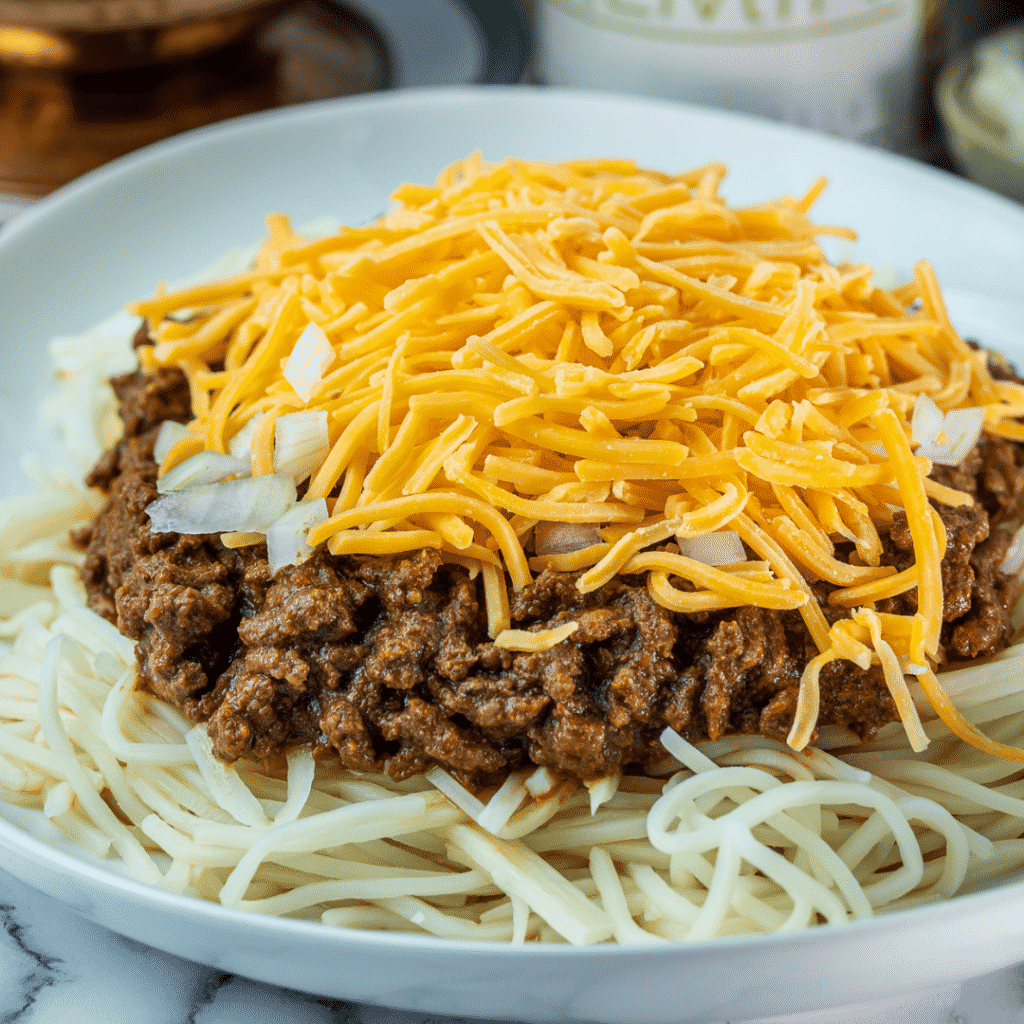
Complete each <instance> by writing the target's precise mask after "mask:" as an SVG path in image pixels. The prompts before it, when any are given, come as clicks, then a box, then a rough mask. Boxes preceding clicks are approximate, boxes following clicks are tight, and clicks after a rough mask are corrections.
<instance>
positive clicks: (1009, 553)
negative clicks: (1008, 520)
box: [999, 526, 1024, 576]
mask: <svg viewBox="0 0 1024 1024" xmlns="http://www.w3.org/2000/svg"><path fill="white" fill-rule="evenodd" d="M1022 566H1024V526H1022V527H1021V528H1020V529H1019V530H1018V531H1017V532H1016V533H1015V534H1014V535H1013V540H1012V541H1010V546H1009V547H1008V548H1007V549H1006V554H1005V555H1004V556H1003V560H1002V562H1001V563H1000V565H999V571H1000V572H1005V573H1006V575H1007V576H1016V575H1017V573H1019V572H1020V570H1021V567H1022Z"/></svg>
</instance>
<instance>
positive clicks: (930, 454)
mask: <svg viewBox="0 0 1024 1024" xmlns="http://www.w3.org/2000/svg"><path fill="white" fill-rule="evenodd" d="M984 423H985V410H984V409H982V408H981V407H980V406H974V407H972V408H970V409H950V411H949V412H947V413H946V415H945V416H943V418H942V432H943V433H944V434H945V435H946V436H947V437H948V438H949V443H948V444H942V445H935V444H931V445H929V444H925V445H922V446H921V447H920V448H919V449H918V450H917V452H916V453H915V454H917V455H923V456H925V457H926V458H929V459H931V460H932V462H934V463H936V464H937V465H939V466H959V465H960V463H961V462H962V461H963V459H964V457H965V456H966V455H967V453H968V452H969V451H970V450H971V449H972V448H973V447H974V446H975V445H976V444H977V443H978V438H979V437H981V428H982V426H983V425H984Z"/></svg>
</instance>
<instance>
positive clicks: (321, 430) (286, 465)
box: [274, 411, 331, 484]
mask: <svg viewBox="0 0 1024 1024" xmlns="http://www.w3.org/2000/svg"><path fill="white" fill-rule="evenodd" d="M330 450H331V443H330V439H329V437H328V434H327V413H326V412H323V411H310V412H290V413H286V414H285V415H284V416H278V418H277V423H276V425H275V427H274V472H275V473H287V474H288V475H289V476H290V477H291V478H292V479H293V480H294V481H295V482H296V483H297V484H298V483H301V482H302V481H303V480H305V479H306V477H308V476H309V475H310V474H311V473H312V472H313V471H314V470H315V469H318V468H319V467H320V466H321V465H322V464H323V461H324V459H326V458H327V455H328V453H329V452H330Z"/></svg>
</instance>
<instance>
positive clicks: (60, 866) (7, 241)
mask: <svg viewBox="0 0 1024 1024" xmlns="http://www.w3.org/2000/svg"><path fill="white" fill-rule="evenodd" d="M510 99H512V100H514V101H516V102H518V101H519V100H520V99H523V100H524V102H525V100H527V99H528V100H529V101H531V102H533V101H538V102H540V103H542V104H543V103H548V102H554V103H566V104H578V103H587V104H591V103H594V104H601V105H603V106H607V105H608V104H609V103H614V104H616V105H621V106H622V107H624V108H632V109H644V110H651V109H664V110H667V111H673V112H675V113H677V114H678V113H684V114H687V115H689V116H690V117H693V118H696V119H698V120H710V121H712V122H717V123H724V124H731V125H734V126H736V127H738V128H740V129H747V130H753V131H755V132H764V131H768V132H769V134H771V135H773V136H775V137H777V138H782V139H785V138H789V137H792V138H794V139H798V140H801V141H803V142H812V143H815V144H819V145H824V146H826V148H831V149H835V150H838V151H839V152H841V153H846V154H848V155H850V156H852V157H856V158H857V159H864V158H866V157H867V158H870V159H871V160H874V161H881V162H882V163H883V164H891V165H892V166H895V167H899V168H901V169H902V170H904V171H910V172H914V173H917V174H921V175H924V176H926V177H928V178H930V179H931V180H932V181H934V182H935V183H936V185H938V186H939V187H941V188H942V189H943V190H944V191H948V192H949V193H950V194H951V196H952V197H953V198H956V199H970V200H971V201H972V202H974V203H977V204H979V205H981V206H982V207H988V208H990V209H991V210H993V211H994V212H998V213H1000V214H1002V215H1007V214H1009V215H1011V219H1013V220H1015V221H1017V222H1019V226H1020V234H1021V237H1022V239H1024V208H1022V207H1021V206H1019V205H1018V204H1016V203H1014V202H1013V201H1012V200H1010V199H1007V198H1005V197H1002V196H999V195H995V194H992V193H989V192H987V191H986V190H984V189H983V188H981V187H980V186H978V185H975V184H973V183H971V182H966V181H963V180H962V179H959V178H957V177H956V176H954V175H952V174H950V173H948V172H946V171H943V170H941V169H938V168H934V167H930V166H928V165H922V164H919V163H916V162H915V161H912V160H910V159H908V158H905V157H902V156H899V155H896V154H891V153H887V152H883V151H878V150H871V149H868V148H867V147H864V146H862V145H859V144H857V143H853V142H849V141H846V140H842V139H835V138H831V137H825V136H821V135H819V134H817V133H814V132H811V131H809V130H806V129H803V128H800V127H797V126H793V125H786V124H779V123H776V122H770V121H766V120H764V119H761V118H756V117H751V116H749V115H745V114H740V113H734V112H730V111H721V110H715V109H712V108H707V107H702V106H699V105H694V104H688V103H681V102H677V101H672V100H664V99H652V98H641V97H634V96H628V95H622V94H617V93H603V92H595V91H587V90H570V89H561V88H550V87H540V86H520V85H517V86H502V85H488V86H478V85H467V86H450V87H443V88H438V87H422V88H416V89H407V90H395V91H385V92H380V93H372V94H365V95H360V96H354V97H344V98H337V99H329V100H322V101H318V102H316V103H311V104H305V105H302V106H297V107H289V108H282V109H277V110H270V111H263V112H259V113H255V114H251V115H247V116H245V117H241V118H236V119H232V120H229V121H225V122H221V123H218V124H215V125H209V126H204V127H201V128H198V129H195V130H193V131H190V132H186V133H183V134H181V135H177V136H174V137H172V138H170V139H166V140H163V141H161V142H158V143H155V144H153V145H151V146H148V147H145V148H144V149H141V150H138V151H136V152H134V153H131V154H128V155H126V156H124V157H121V158H118V159H117V160H115V161H112V162H111V163H109V164H106V165H104V166H103V167H100V168H97V169H96V170H94V171H91V172H89V173H88V174H85V175H83V176H82V177H81V178H78V179H76V180H75V181H73V182H71V183H70V184H68V185H65V186H64V187H62V188H60V189H58V190H57V191H55V192H54V193H52V194H51V195H50V196H48V197H46V198H44V199H43V200H41V201H40V202H39V203H38V204H35V205H34V206H33V207H32V208H30V209H29V210H28V211H27V212H26V213H24V214H23V215H21V216H20V217H18V218H17V219H16V220H15V221H14V222H12V223H10V224H8V225H6V226H5V227H3V228H2V230H0V259H2V258H3V257H4V256H5V255H6V253H7V251H8V250H9V249H11V248H12V247H13V248H16V247H17V245H18V242H19V239H21V238H22V237H24V236H26V235H28V236H30V235H31V234H32V233H33V232H34V231H35V230H36V229H37V225H46V224H47V223H49V222H50V221H52V220H53V219H55V218H59V217H60V216H61V213H62V211H63V210H64V209H65V208H66V207H68V206H73V205H74V204H75V203H76V202H78V201H79V199H80V198H85V199H87V198H88V197H89V196H90V195H91V194H93V193H95V192H102V191H104V190H105V189H108V188H111V187H115V186H116V185H117V184H118V183H120V182H123V181H125V180H130V178H131V176H132V175H133V174H135V173H136V171H138V170H142V169H144V168H147V167H150V166H157V165H159V164H161V163H162V162H165V161H172V160H173V159H174V157H175V154H176V153H177V152H178V151H188V150H190V149H192V148H193V147H194V146H196V144H197V143H199V144H200V145H201V144H202V142H201V140H202V139H203V138H204V137H206V136H214V137H216V138H218V139H222V140H224V141H230V140H231V139H235V140H243V139H244V138H246V137H247V136H249V135H252V134H253V133H257V134H258V133H259V132H260V131H261V130H262V129H263V127H264V126H265V125H274V124H276V123H284V122H296V123H298V122H302V121H306V120H309V121H312V122H318V121H320V120H322V119H324V118H325V117H327V118H330V116H331V115H332V112H333V111H334V110H335V109H337V110H338V111H339V112H344V113H339V115H338V116H341V117H344V116H351V117H353V118H358V117H360V116H365V114H366V113H369V114H371V115H372V114H373V112H374V111H375V110H377V109H380V108H386V107H410V108H413V109H415V108H417V107H421V106H426V107H436V106H437V105H441V106H444V105H445V104H448V103H452V102H460V103H461V102H469V103H474V102H485V101H486V102H490V101H499V102H507V101H508V100H510ZM993 294H995V293H993ZM1000 294H1002V293H1000ZM10 806H12V805H8V804H6V803H4V802H3V801H0V844H2V845H3V846H5V847H7V848H8V849H17V848H18V847H20V848H21V851H22V855H23V856H25V857H32V858H34V859H36V860H37V861H40V860H42V861H46V862H47V863H48V864H49V865H51V866H50V868H49V869H50V870H52V871H54V872H64V873H71V874H74V875H78V874H84V875H85V876H86V877H87V878H88V880H89V883H90V885H93V886H103V887H108V888H111V889H115V890H119V891H120V892H121V893H122V894H123V895H124V896H126V897H130V898H132V899H134V900H140V901H144V902H147V903H148V902H151V901H156V902H158V903H166V904H167V906H168V908H169V909H170V910H172V911H173V912H175V913H185V912H188V913H191V914H199V915H200V916H201V917H205V916H207V915H211V916H212V917H214V918H216V919H218V920H220V921H222V922H225V923H228V922H230V923H232V924H241V925H247V926H249V927H252V926H253V925H254V922H255V920H256V919H257V918H258V919H261V920H262V922H263V924H264V925H265V926H266V927H268V928H270V929H272V930H274V931H275V932H278V933H279V934H281V935H282V936H285V935H288V934H296V935H297V934H302V935H306V936H308V937H316V938H318V939H322V938H323V937H324V936H325V935H330V936H331V938H329V939H326V940H325V941H329V942H332V943H337V944H340V945H342V946H344V945H350V944H356V945H366V944H370V945H374V946H382V947H383V946H386V947H391V948H394V947H395V946H396V945H397V946H401V947H404V948H409V949H411V950H415V951H417V952H419V953H425V954H429V953H431V952H437V953H442V954H445V955H450V954H452V953H460V954H462V953H464V954H470V953H473V954H480V953H495V952H500V953H501V955H502V957H503V958H506V957H508V956H509V955H513V956H516V957H517V958H519V959H523V958H526V959H529V958H533V957H537V956H542V957H550V956H555V957H562V956H572V957H577V956H587V957H595V956H596V957H599V958H600V957H608V956H614V957H615V958H616V959H621V958H623V957H626V958H630V957H640V956H643V957H645V958H651V957H657V958H665V957H667V958H673V957H678V956H680V955H683V956H685V955H688V954H689V953H694V954H705V953H708V952H713V951H715V950H725V949H729V950H732V951H736V950H740V949H744V948H747V947H752V948H754V949H765V950H767V949H768V948H779V947H784V946H789V947H791V948H795V947H799V946H800V945H804V944H807V943H818V942H819V941H820V940H821V939H823V938H828V937H835V936H838V935H844V934H860V933H863V932H871V931H876V930H880V931H883V932H884V931H889V930H894V929H898V928H899V927H900V926H901V925H906V926H908V927H911V926H920V927H924V926H926V925H927V923H928V922H930V921H933V920H934V921H938V920H943V921H946V920H948V918H949V914H950V910H951V909H952V910H953V911H954V914H955V915H956V916H962V915H963V914H965V913H972V912H975V911H981V910H983V909H985V908H986V907H992V906H994V905H996V904H1008V903H1010V902H1012V901H1014V900H1020V899H1024V874H1022V876H1021V877H1020V878H1018V879H1016V880H1013V881H1008V882H1004V883H1001V884H999V885H997V886H994V887H992V888H990V889H985V890H983V891H980V892H976V893H970V894H966V895H963V896H957V897H953V898H952V899H949V900H944V901H942V902H939V903H936V904H932V905H928V906H923V907H915V908H909V909H906V910H901V911H898V912H894V913H891V914H885V915H882V916H878V917H873V918H870V919H865V920H861V921H852V922H849V923H847V924H845V925H838V926H818V927H808V928H805V929H802V930H800V931H795V932H792V933H783V934H779V933H774V934H755V935H745V936H725V937H720V938H715V939H708V940H701V941H699V942H693V943H685V944H681V943H680V944H671V945H667V946H666V947H665V948H664V949H660V948H658V947H646V946H645V947H632V946H619V945H597V946H592V947H573V946H563V945H559V944H554V943H536V944H529V945H527V946H523V947H506V946H503V945H498V944H494V943H488V942H479V941H470V940H450V939H439V938H437V937H436V936H432V935H429V934H425V935H418V934H415V933H400V932H378V931H361V930H357V929H348V928H333V927H330V926H325V925H323V924H321V923H319V922H313V921H304V920H299V919H294V918H273V919H271V918H268V917H266V916H264V915H255V914H253V913H252V912H250V911H244V910H235V909H232V908H228V907H224V906H222V905H221V904H216V903H211V902H208V901H204V900H201V899H198V898H196V897H191V896H184V895H180V894H176V893H171V892H168V891H166V890H161V889H159V888H157V887H155V886H150V885H147V884H145V883H142V882H138V881H136V880H135V879H133V878H130V877H126V876H124V875H121V874H119V873H118V872H116V871H113V870H110V869H109V868H106V867H103V866H101V865H93V864H90V863H89V862H87V861H84V860H81V859H79V858H77V857H75V856H72V855H71V854H68V853H65V852H63V851H61V850H59V849H57V848H56V847H54V846H51V845H49V844H48V843H46V842H45V841H44V840H42V839H39V838H37V837H35V836H33V835H31V834H30V833H28V832H25V831H24V830H22V829H21V828H20V827H18V826H17V825H15V824H14V823H12V822H11V821H9V820H7V819H6V818H5V817H4V816H3V813H2V812H3V809H4V808H6V807H10ZM35 813H38V812H35ZM17 877H20V876H17ZM27 884H29V885H33V883H31V882H28V883H27ZM33 887H34V888H36V886H34V885H33ZM56 898H58V899H60V897H56ZM62 902H63V903H64V905H65V906H69V907H70V908H71V909H75V908H74V907H73V905H72V903H71V901H70V900H63V901H62ZM850 929H854V930H855V932H853V933H851V931H850Z"/></svg>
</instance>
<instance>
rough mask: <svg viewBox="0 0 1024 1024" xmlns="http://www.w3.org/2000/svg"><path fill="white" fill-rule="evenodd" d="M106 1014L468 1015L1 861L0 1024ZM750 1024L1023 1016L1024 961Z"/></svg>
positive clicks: (400, 1020) (1012, 1022)
mask: <svg viewBox="0 0 1024 1024" xmlns="http://www.w3.org/2000/svg"><path fill="white" fill-rule="evenodd" d="M98 1022H102V1024H140V1022H141V1024H278V1022H288V1024H468V1022H466V1020H465V1018H456V1017H436V1016H431V1017H429V1018H425V1017H424V1016H423V1015H421V1014H410V1013H404V1012H400V1011H396V1010H388V1009H382V1008H380V1007H374V1006H367V1005H360V1004H357V1003H349V1002H344V1001H340V1000H331V999H320V998H316V997H312V996H307V995H303V994H302V993H300V992H293V991H289V990H287V989H281V988H276V987H273V986H270V985H263V984H260V983H259V982H255V981H250V980H248V979H245V978H239V977H236V976H234V975H230V974H224V973H223V972H221V971H216V970H213V969H211V968H208V967H202V966H199V965H198V964H194V963H191V962H189V961H187V960H180V959H178V958H177V957H173V956H169V955H167V954H166V953H161V952H158V951H156V950H154V949H150V948H148V947H146V946H142V945H140V944H139V943H137V942H133V941H131V940H129V939H125V938H122V937H121V936H119V935H115V934H114V933H112V932H108V931H106V930H105V929H104V928H101V927H99V926H98V925H95V924H92V923H91V922H89V921H86V920H84V919H82V918H80V917H78V916H77V915H76V914H74V913H73V912H72V911H70V910H68V909H67V908H66V907H64V906H63V905H62V904H61V903H59V902H58V901H56V900H54V899H52V898H50V897H48V896H43V895H41V894H40V893H37V892H35V891H34V890H32V889H29V888H27V887H26V886H24V885H23V884H22V883H21V882H18V881H16V880H15V879H14V878H12V877H11V876H10V875H8V874H6V873H5V872H3V871H2V870H0V1024H98ZM722 1024H726V1022H722ZM729 1024H740V1022H738V1021H733V1022H729ZM748 1024H1024V965H1022V966H1020V967H1015V968H1011V969H1009V970H1005V971H999V972H997V973H996V974H992V975H988V976H987V977H985V978H980V979H978V980H976V981H973V982H970V983H968V984H966V985H954V986H949V987H946V988H939V989H932V990H929V991H927V992H923V993H917V994H916V995H914V996H913V997H910V998H905V999H898V1000H889V1001H886V1002H885V1003H875V1004H872V1005H870V1006H867V1005H865V1006H860V1007H851V1008H849V1009H845V1010H831V1011H826V1012H822V1013H819V1014H800V1015H798V1016H794V1017H773V1018H771V1020H768V1019H764V1020H761V1021H758V1022H748Z"/></svg>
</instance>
